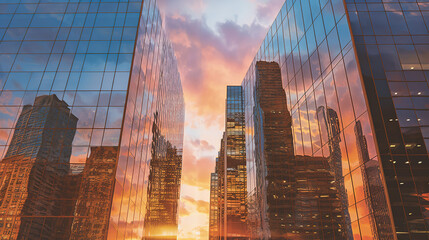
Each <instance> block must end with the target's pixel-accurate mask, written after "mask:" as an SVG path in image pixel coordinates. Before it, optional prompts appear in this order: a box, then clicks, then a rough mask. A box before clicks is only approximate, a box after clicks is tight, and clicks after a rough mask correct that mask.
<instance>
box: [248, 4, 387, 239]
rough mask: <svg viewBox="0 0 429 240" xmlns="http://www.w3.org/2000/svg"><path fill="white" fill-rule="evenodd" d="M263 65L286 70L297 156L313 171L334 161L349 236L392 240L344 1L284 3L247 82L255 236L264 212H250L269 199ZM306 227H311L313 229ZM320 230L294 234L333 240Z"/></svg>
mask: <svg viewBox="0 0 429 240" xmlns="http://www.w3.org/2000/svg"><path fill="white" fill-rule="evenodd" d="M257 61H267V62H271V61H275V62H277V63H278V64H279V65H280V68H281V75H282V81H283V88H284V90H285V92H286V98H287V108H288V110H289V112H290V114H291V118H292V120H291V121H292V136H293V139H292V140H293V147H294V155H295V156H304V159H305V158H307V159H308V160H307V161H308V168H315V167H316V166H317V165H312V164H311V163H310V159H313V160H315V159H319V161H323V160H324V159H325V160H327V161H328V163H329V169H330V174H331V175H332V177H333V178H334V182H335V183H334V185H335V187H334V188H335V189H336V191H337V194H338V196H337V197H338V198H340V203H341V206H340V208H341V214H340V215H341V216H342V218H343V220H342V221H343V222H342V226H343V228H342V229H344V231H346V234H345V238H346V239H393V234H394V233H393V227H392V226H393V225H392V222H391V216H390V214H389V208H388V201H387V198H386V194H385V187H384V182H385V181H384V178H383V175H382V174H381V171H380V156H379V155H378V154H377V149H376V144H375V140H374V137H373V129H372V123H371V121H370V116H369V112H368V109H367V101H366V97H365V94H364V93H365V92H364V90H363V85H362V83H363V81H362V79H361V75H360V72H359V67H358V62H357V58H356V56H355V53H354V47H353V42H352V35H351V29H350V28H349V21H348V15H347V14H346V10H345V6H344V2H343V1H341V0H320V1H317V0H316V1H313V0H295V1H293V0H287V1H285V4H284V5H283V7H282V9H281V11H280V13H279V14H278V16H277V18H276V20H275V21H274V23H273V25H272V27H271V28H270V29H269V31H268V34H267V36H266V38H265V39H264V41H263V43H262V46H261V48H260V50H259V51H258V53H257V55H256V57H255V59H254V61H253V63H252V65H251V66H250V68H249V71H248V73H247V74H246V77H245V78H244V80H243V83H242V87H243V89H244V96H245V103H244V108H245V119H246V156H247V172H248V174H247V176H248V184H247V186H248V196H249V197H248V199H249V219H250V220H254V221H253V222H252V224H254V225H253V226H254V227H253V229H256V231H255V232H254V233H252V234H255V235H254V238H258V237H259V236H260V235H258V234H265V233H264V232H263V231H262V230H261V229H263V226H262V225H261V224H263V223H262V222H261V221H259V220H258V218H257V215H256V214H259V212H258V211H257V210H255V211H253V210H252V209H259V208H258V205H255V204H257V203H258V202H261V201H262V200H261V199H258V198H260V196H263V193H260V192H259V191H261V188H260V187H259V185H258V178H260V176H258V175H257V174H258V172H259V171H261V170H260V169H258V168H259V166H258V165H257V159H256V158H257V156H256V154H257V149H258V148H259V147H260V146H259V145H258V144H259V143H258V141H257V140H256V127H257V123H256V122H255V121H256V120H255V119H257V116H258V113H257V112H255V107H256V105H255V104H256V102H257V101H256V100H255V99H256V98H257V96H255V93H256V88H257V85H256V81H257V80H256V79H257V76H256V72H257V71H256V63H257ZM309 157H313V158H309ZM301 158H302V157H301ZM304 162H305V160H304ZM314 170H315V169H314ZM307 184H310V182H308V183H307ZM307 187H309V185H307ZM262 211H264V210H263V209H262ZM312 213H313V214H319V213H318V212H317V211H313V212H312ZM252 214H253V215H255V216H253V215H252ZM301 227H302V228H301V230H306V228H305V227H307V226H301ZM314 227H315V228H316V229H317V231H314V235H313V236H310V235H309V234H311V232H310V231H308V232H306V231H300V230H299V226H298V232H297V231H295V230H296V229H293V230H294V231H295V232H293V233H294V234H298V235H299V236H301V237H303V238H305V239H307V238H308V239H332V237H331V236H328V235H325V233H324V232H323V228H324V227H325V226H323V225H320V226H317V225H315V226H314ZM286 228H287V226H286Z"/></svg>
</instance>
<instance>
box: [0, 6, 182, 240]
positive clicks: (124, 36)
mask: <svg viewBox="0 0 429 240" xmlns="http://www.w3.org/2000/svg"><path fill="white" fill-rule="evenodd" d="M154 122H156V124H154ZM0 123H1V129H0V160H1V162H0V169H1V172H0V178H1V180H0V182H1V184H0V233H1V238H2V239H9V240H13V239H94V240H95V239H109V240H110V239H142V238H143V237H145V236H147V235H148V234H149V233H150V234H149V235H153V234H152V233H154V232H156V235H161V236H156V237H161V238H162V237H164V235H165V234H167V235H176V234H177V218H178V216H177V205H178V203H177V201H178V196H179V191H180V179H181V161H182V148H183V126H184V99H183V90H182V85H181V79H180V75H179V72H178V68H177V61H176V57H175V54H174V50H173V47H172V45H171V43H170V41H169V39H168V37H167V35H166V34H165V31H164V23H163V20H162V17H161V14H160V12H159V10H158V8H157V6H156V0H144V1H142V0H126V1H123V0H109V1H74V0H56V1H31V2H28V1H16V0H3V1H0ZM158 173H162V174H158ZM164 177H165V178H164ZM164 180H165V181H164ZM158 186H164V187H162V188H160V189H159V192H156V193H154V191H153V190H152V189H156V188H157V187H158ZM158 193H159V194H160V195H159V196H162V198H165V201H164V202H159V203H156V204H155V203H153V201H152V200H154V199H156V198H154V197H153V196H154V194H155V195H157V194H158ZM152 216H162V217H163V218H164V219H168V224H169V229H170V231H168V232H164V231H162V232H161V233H159V231H158V230H157V229H155V230H154V227H153V226H158V225H156V224H151V222H153V221H152V219H156V217H152ZM166 222H167V220H166ZM146 226H151V227H150V228H149V227H147V229H146ZM162 227H163V226H161V227H160V228H162Z"/></svg>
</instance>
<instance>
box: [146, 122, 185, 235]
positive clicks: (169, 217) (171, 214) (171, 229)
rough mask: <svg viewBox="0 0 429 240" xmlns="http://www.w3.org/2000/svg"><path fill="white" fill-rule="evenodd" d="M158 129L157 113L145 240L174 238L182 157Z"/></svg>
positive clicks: (152, 148) (153, 128) (152, 147)
mask: <svg viewBox="0 0 429 240" xmlns="http://www.w3.org/2000/svg"><path fill="white" fill-rule="evenodd" d="M159 127H160V122H158V115H157V114H156V115H155V119H154V123H153V126H152V132H153V140H152V146H151V155H152V160H151V162H150V170H149V179H148V180H149V185H148V190H147V192H148V204H147V214H146V220H145V239H152V238H151V237H152V236H155V237H160V236H162V237H163V239H164V238H167V237H170V238H172V239H177V227H178V223H179V219H178V217H179V216H178V214H177V213H178V209H179V198H180V182H181V173H182V157H181V156H182V154H181V152H178V150H177V148H176V147H174V146H172V145H171V143H170V142H169V141H168V140H166V139H165V137H164V136H163V135H161V131H160V128H159ZM154 239H156V238H154Z"/></svg>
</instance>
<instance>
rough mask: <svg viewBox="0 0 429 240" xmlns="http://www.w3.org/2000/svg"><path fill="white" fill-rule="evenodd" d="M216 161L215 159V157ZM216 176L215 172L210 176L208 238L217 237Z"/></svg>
mask: <svg viewBox="0 0 429 240" xmlns="http://www.w3.org/2000/svg"><path fill="white" fill-rule="evenodd" d="M216 162H217V159H216ZM218 183H219V180H218V176H217V173H212V174H211V178H210V213H209V214H210V215H209V217H210V220H209V240H216V239H218V238H219V223H218V218H219V205H218V192H219V187H218Z"/></svg>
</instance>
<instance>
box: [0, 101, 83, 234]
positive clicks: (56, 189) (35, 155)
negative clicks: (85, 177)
mask: <svg viewBox="0 0 429 240" xmlns="http://www.w3.org/2000/svg"><path fill="white" fill-rule="evenodd" d="M77 121H78V119H77V118H76V117H75V116H74V115H73V114H70V109H69V108H68V105H67V103H65V102H64V101H60V100H59V99H58V98H57V96H56V95H49V96H48V95H45V96H39V97H37V98H36V99H35V101H34V105H32V106H31V105H26V106H24V107H23V109H22V112H21V114H20V116H19V119H18V121H17V123H16V126H15V132H14V134H13V137H12V140H11V147H9V149H8V151H7V153H6V155H5V157H4V158H3V160H2V161H1V162H0V168H1V170H0V179H1V187H0V189H1V190H0V203H1V205H0V215H1V220H0V224H1V225H0V226H1V227H0V231H1V235H2V236H3V237H7V239H40V236H41V234H43V237H44V238H45V239H68V237H67V235H68V234H70V230H69V228H70V225H71V221H70V220H71V219H70V218H69V219H67V218H61V219H56V218H50V216H69V217H71V216H73V210H74V200H73V198H74V197H75V196H76V193H77V187H76V186H78V185H79V182H80V177H79V176H78V175H69V170H70V155H71V144H72V142H73V138H74V135H75V129H74V128H76V124H77ZM67 197H70V198H68V199H67Z"/></svg>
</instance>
